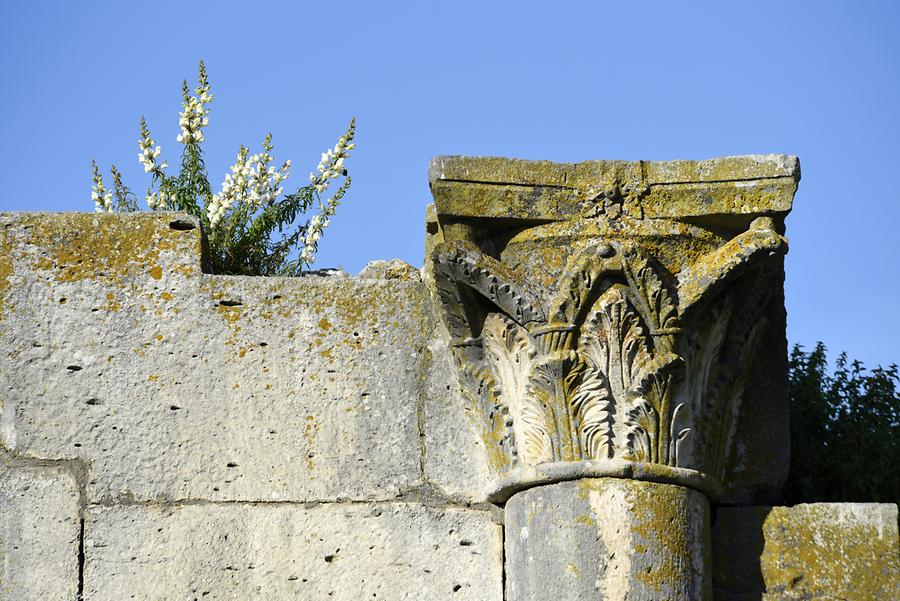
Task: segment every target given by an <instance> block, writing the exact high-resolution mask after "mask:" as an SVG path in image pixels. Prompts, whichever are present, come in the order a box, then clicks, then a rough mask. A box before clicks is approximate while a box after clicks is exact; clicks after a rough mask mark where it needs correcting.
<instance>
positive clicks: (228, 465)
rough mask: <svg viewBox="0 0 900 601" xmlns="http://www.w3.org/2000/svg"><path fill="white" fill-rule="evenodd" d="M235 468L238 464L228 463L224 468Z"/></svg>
mask: <svg viewBox="0 0 900 601" xmlns="http://www.w3.org/2000/svg"><path fill="white" fill-rule="evenodd" d="M237 466H238V464H237V463H234V462H233V461H229V462H228V463H226V464H225V467H237Z"/></svg>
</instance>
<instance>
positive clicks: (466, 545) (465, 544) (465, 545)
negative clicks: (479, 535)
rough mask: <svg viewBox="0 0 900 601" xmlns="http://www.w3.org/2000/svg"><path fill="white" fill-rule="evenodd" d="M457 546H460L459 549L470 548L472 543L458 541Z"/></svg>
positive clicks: (463, 540)
mask: <svg viewBox="0 0 900 601" xmlns="http://www.w3.org/2000/svg"><path fill="white" fill-rule="evenodd" d="M459 545H460V546H461V547H471V546H472V541H470V540H466V539H462V540H461V541H459Z"/></svg>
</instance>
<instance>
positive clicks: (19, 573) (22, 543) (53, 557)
mask: <svg viewBox="0 0 900 601" xmlns="http://www.w3.org/2000/svg"><path fill="white" fill-rule="evenodd" d="M79 509H80V507H79V495H78V486H77V484H76V482H75V479H74V478H73V477H72V475H71V474H69V473H68V472H66V471H65V470H63V469H60V468H56V467H44V466H40V467H27V466H21V465H7V464H5V463H0V600H3V601H31V600H34V601H38V600H40V601H72V600H73V599H75V597H76V594H77V591H78V542H79V533H80V530H81V523H80V518H79Z"/></svg>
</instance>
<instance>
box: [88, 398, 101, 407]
mask: <svg viewBox="0 0 900 601" xmlns="http://www.w3.org/2000/svg"><path fill="white" fill-rule="evenodd" d="M85 403H87V404H88V405H99V404H100V399H94V398H90V399H88V400H86V401H85Z"/></svg>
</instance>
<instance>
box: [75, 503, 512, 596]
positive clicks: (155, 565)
mask: <svg viewBox="0 0 900 601" xmlns="http://www.w3.org/2000/svg"><path fill="white" fill-rule="evenodd" d="M123 533H127V536H123ZM501 536H502V535H501V528H500V526H498V525H496V524H494V523H492V522H491V520H490V516H489V515H488V514H487V512H482V511H474V510H463V509H449V508H448V509H429V508H425V507H422V506H412V505H406V504H402V503H376V504H348V505H342V504H323V505H319V506H316V507H310V508H303V507H301V506H297V505H285V504H258V505H252V504H241V503H238V504H234V503H231V504H201V505H191V506H185V507H179V508H163V507H158V506H120V507H94V508H92V509H91V511H90V513H89V515H88V519H87V522H86V540H85V556H86V572H85V598H86V599H90V600H91V601H119V600H121V599H144V600H148V601H150V600H157V599H160V600H162V599H165V600H175V599H203V600H204V601H205V600H210V601H212V600H214V599H221V600H232V599H265V600H281V599H304V600H309V601H317V600H326V599H327V600H329V601H340V600H345V601H359V600H360V599H384V600H390V601H393V600H399V599H410V600H421V601H445V600H447V599H461V600H472V601H475V600H477V601H500V600H501V599H502V590H501V588H502V584H501V583H502V565H501V562H502V560H501V557H502V550H501V544H502V541H501Z"/></svg>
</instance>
